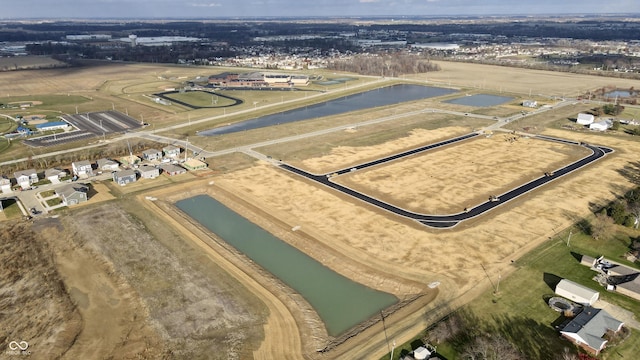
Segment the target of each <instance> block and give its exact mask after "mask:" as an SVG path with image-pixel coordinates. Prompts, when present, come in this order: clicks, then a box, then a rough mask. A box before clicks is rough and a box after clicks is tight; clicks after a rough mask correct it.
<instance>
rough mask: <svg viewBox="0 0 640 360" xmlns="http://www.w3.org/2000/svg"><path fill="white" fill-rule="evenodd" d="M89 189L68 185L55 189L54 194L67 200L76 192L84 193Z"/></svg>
mask: <svg viewBox="0 0 640 360" xmlns="http://www.w3.org/2000/svg"><path fill="white" fill-rule="evenodd" d="M88 190H89V187H87V186H86V185H83V184H78V183H76V184H69V185H66V186H62V187H59V188H57V189H56V193H57V194H58V195H60V196H62V197H64V198H68V197H70V196H72V195H73V194H75V193H77V192H83V193H86V192H87V191H88Z"/></svg>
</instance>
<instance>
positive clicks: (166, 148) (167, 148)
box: [162, 145, 180, 152]
mask: <svg viewBox="0 0 640 360" xmlns="http://www.w3.org/2000/svg"><path fill="white" fill-rule="evenodd" d="M162 150H164V152H168V151H176V150H180V148H179V147H177V146H173V145H167V146H165V147H163V148H162Z"/></svg>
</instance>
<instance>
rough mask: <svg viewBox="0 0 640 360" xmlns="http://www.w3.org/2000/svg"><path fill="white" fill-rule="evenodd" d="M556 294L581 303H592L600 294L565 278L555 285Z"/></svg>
mask: <svg viewBox="0 0 640 360" xmlns="http://www.w3.org/2000/svg"><path fill="white" fill-rule="evenodd" d="M556 294H558V295H560V296H562V297H565V298H567V299H569V300H571V301H573V302H577V303H579V304H582V305H593V304H594V303H595V302H596V301H597V300H598V297H599V296H600V293H599V292H597V291H595V290H592V289H590V288H588V287H586V286H582V285H580V284H578V283H575V282H573V281H571V280H567V279H562V280H560V282H559V283H558V285H556Z"/></svg>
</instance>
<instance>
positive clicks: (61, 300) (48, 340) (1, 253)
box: [0, 222, 82, 359]
mask: <svg viewBox="0 0 640 360" xmlns="http://www.w3.org/2000/svg"><path fill="white" fill-rule="evenodd" d="M0 312H1V313H2V333H1V334H0V342H2V343H3V344H8V343H9V342H11V341H17V342H21V341H26V342H27V343H28V345H29V348H28V349H27V351H29V352H30V353H31V354H32V355H33V356H35V357H37V358H39V359H57V358H59V357H60V356H62V355H63V354H64V353H65V352H67V351H68V350H69V348H70V347H71V346H72V345H73V343H74V341H75V339H76V336H78V334H79V333H80V331H81V330H82V323H81V318H80V314H79V313H78V311H77V309H76V307H75V305H74V304H73V302H72V300H71V298H70V297H69V294H68V293H67V289H66V288H65V284H64V283H63V279H62V277H61V276H60V273H59V272H58V271H57V269H56V265H55V261H54V258H53V256H52V251H51V248H50V247H49V244H48V243H47V242H46V241H44V240H43V238H42V237H40V236H38V234H37V233H36V232H34V231H33V230H32V229H31V228H30V226H29V224H25V223H18V222H9V223H4V224H3V227H2V230H1V231H0ZM2 352H3V353H0V357H2V358H14V357H13V356H12V355H11V354H12V353H11V352H10V349H9V348H8V347H3V349H2ZM19 355H20V354H18V356H17V357H20V356H19Z"/></svg>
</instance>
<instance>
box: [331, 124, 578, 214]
mask: <svg viewBox="0 0 640 360" xmlns="http://www.w3.org/2000/svg"><path fill="white" fill-rule="evenodd" d="M589 153H590V152H589V151H588V150H587V149H585V148H583V147H580V146H570V145H566V144H560V143H553V142H547V141H543V140H536V139H533V138H530V137H527V136H521V135H513V134H511V133H496V134H494V135H490V136H482V137H480V138H475V139H473V140H467V141H465V142H462V143H459V144H455V145H451V146H447V147H445V148H443V149H441V150H437V151H433V152H426V153H422V154H420V155H416V156H411V157H410V158H407V159H406V160H404V161H396V162H393V163H391V164H388V165H386V166H385V165H381V166H376V167H373V168H368V169H366V170H363V171H357V172H350V173H347V174H345V175H342V176H338V177H334V178H332V181H334V182H337V183H339V184H342V185H346V186H348V187H350V188H352V189H355V190H358V191H360V192H363V193H365V194H368V195H371V196H373V197H375V198H377V199H380V200H383V201H385V202H388V203H391V204H394V205H397V206H399V207H400V208H403V209H407V210H411V211H415V212H418V213H422V214H452V213H459V212H461V211H462V210H463V209H464V208H471V207H474V206H476V205H478V204H480V203H482V202H485V201H487V198H488V197H489V196H491V195H495V196H497V195H500V194H502V193H504V192H506V191H508V190H511V189H513V188H514V187H516V186H518V185H521V184H523V183H525V182H527V181H530V180H532V179H535V178H538V177H541V176H543V174H544V173H545V172H547V171H549V172H550V171H553V170H555V169H558V168H560V167H562V166H564V165H567V164H569V163H571V162H574V161H576V160H578V159H580V158H582V157H585V156H587V155H588V154H589Z"/></svg>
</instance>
